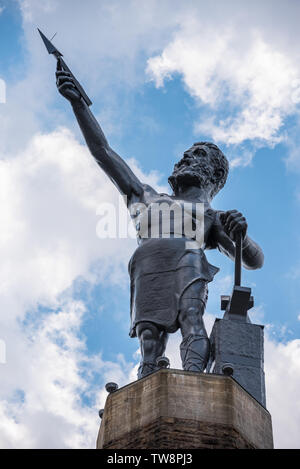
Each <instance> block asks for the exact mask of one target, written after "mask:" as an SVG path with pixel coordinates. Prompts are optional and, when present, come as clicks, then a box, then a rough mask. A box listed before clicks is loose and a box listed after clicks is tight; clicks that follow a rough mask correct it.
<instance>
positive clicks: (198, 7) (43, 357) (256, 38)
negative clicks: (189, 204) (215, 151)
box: [0, 0, 300, 448]
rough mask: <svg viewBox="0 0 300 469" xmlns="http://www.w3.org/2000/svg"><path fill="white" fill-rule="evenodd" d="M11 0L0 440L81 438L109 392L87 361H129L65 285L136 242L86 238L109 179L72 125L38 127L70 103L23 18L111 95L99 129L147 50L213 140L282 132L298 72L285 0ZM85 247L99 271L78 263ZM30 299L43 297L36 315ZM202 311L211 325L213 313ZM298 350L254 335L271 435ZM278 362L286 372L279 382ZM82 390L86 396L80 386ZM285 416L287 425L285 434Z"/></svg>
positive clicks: (286, 412) (287, 409) (89, 433)
mask: <svg viewBox="0 0 300 469" xmlns="http://www.w3.org/2000/svg"><path fill="white" fill-rule="evenodd" d="M287 3H288V5H289V7H292V6H293V9H290V10H289V9H288V8H287ZM20 5H21V6H22V12H23V27H24V41H23V44H24V47H26V46H27V52H28V56H27V70H25V71H24V78H23V79H22V81H19V82H15V83H8V84H7V85H8V86H7V88H8V90H7V102H6V104H5V105H4V106H3V107H2V108H1V115H0V146H1V148H0V150H2V155H3V160H2V161H1V163H0V187H1V191H0V198H1V213H0V223H1V231H0V257H1V265H0V298H1V316H0V331H1V337H0V339H3V340H5V343H6V346H7V364H6V365H3V364H0V366H1V373H2V376H3V379H2V381H1V383H2V384H1V389H0V415H1V418H0V425H1V429H0V445H1V446H2V447H17V448H18V447H20V448H21V447H28V448H35V447H36V448H37V447H49V448H50V447H74V448H76V447H94V444H95V438H96V434H97V429H98V424H99V420H98V417H97V410H98V408H99V407H103V405H104V400H105V395H106V393H105V391H103V389H102V390H101V391H100V390H99V388H95V385H94V381H93V376H94V375H95V373H97V370H98V372H99V373H100V374H101V379H100V380H99V381H98V385H99V382H101V383H104V382H105V381H108V380H115V381H117V382H118V383H119V385H123V384H126V382H128V380H132V379H134V378H135V373H136V367H135V368H134V369H133V367H132V364H128V363H126V362H125V360H124V358H123V357H122V356H121V355H120V356H119V357H118V360H117V362H115V363H113V362H104V361H103V360H102V358H101V356H98V355H96V356H91V355H90V353H88V351H87V350H86V348H85V343H84V339H83V338H82V336H81V335H80V330H81V327H82V321H83V319H84V315H85V308H84V305H83V304H82V303H81V302H75V301H74V300H73V299H72V298H68V297H66V296H65V295H64V292H65V290H66V289H67V288H68V287H69V286H71V285H72V283H73V282H74V280H75V279H76V278H78V277H79V276H82V277H83V278H85V279H87V280H88V281H89V282H90V283H95V282H102V283H104V282H110V283H114V284H118V285H122V284H125V276H126V281H127V272H126V264H127V261H128V259H129V256H130V253H131V252H132V250H133V249H134V247H135V242H134V241H132V240H128V241H126V242H125V241H124V240H122V246H121V248H120V246H119V244H118V242H117V241H115V240H105V241H104V240H99V239H98V238H97V237H96V223H97V216H96V208H97V206H98V203H99V202H101V201H103V200H104V201H111V202H115V203H116V202H117V198H118V194H117V191H116V190H115V189H114V188H113V187H112V185H111V183H110V181H108V179H107V178H106V177H105V176H104V175H103V174H102V172H101V171H97V167H96V163H94V162H93V160H92V158H91V157H90V155H89V154H88V151H87V149H86V148H85V147H84V146H82V145H80V144H79V143H78V141H77V140H76V139H75V138H74V135H73V134H72V133H70V131H68V130H65V129H60V130H56V131H55V132H49V133H47V134H46V133H45V132H43V129H44V128H45V127H47V128H48V127H49V126H52V128H56V127H58V126H59V125H60V124H65V123H66V121H67V117H64V116H65V114H63V115H62V113H60V112H58V110H55V109H53V107H52V106H53V102H54V99H55V100H57V99H61V98H60V97H57V94H56V93H57V92H56V89H55V83H54V66H55V65H54V61H53V60H51V58H49V56H48V55H47V53H46V51H45V50H44V46H43V44H42V43H41V41H40V38H39V36H38V34H37V31H36V29H35V28H36V26H38V27H40V28H41V29H42V30H43V31H44V32H45V34H46V35H49V37H51V35H52V34H54V33H55V32H56V31H58V36H57V37H56V38H55V44H56V45H57V46H58V48H61V45H62V44H63V53H64V54H65V57H66V60H67V61H68V62H69V64H70V66H72V69H73V71H74V73H75V74H76V75H78V78H80V81H82V83H83V84H84V86H85V87H86V89H87V91H88V94H90V95H91V97H93V99H94V97H95V98H96V101H97V100H99V101H100V102H101V103H102V102H104V103H105V105H106V106H107V108H110V113H107V112H105V107H104V111H101V117H102V118H103V117H105V115H106V116H107V118H108V122H113V123H114V125H115V130H114V129H113V130H112V132H113V131H116V129H117V131H119V129H120V128H121V127H122V126H123V122H122V119H124V120H126V119H125V118H124V115H126V109H122V117H120V105H119V102H118V91H119V90H120V86H122V90H123V93H124V94H126V89H130V87H131V86H139V85H141V84H143V83H144V79H145V65H146V60H147V58H149V57H152V59H151V60H152V61H150V62H149V64H152V65H151V66H150V65H149V67H150V68H149V70H150V69H151V71H152V73H153V76H155V78H156V79H157V80H158V83H159V78H160V80H161V83H162V80H165V79H166V78H167V76H168V74H169V75H170V77H171V76H173V74H174V73H175V72H176V73H178V72H179V73H181V74H182V76H183V79H184V82H185V85H186V87H187V90H188V91H189V93H191V94H192V96H194V97H195V99H197V100H201V101H202V102H203V103H205V105H206V109H208V107H210V108H211V110H212V112H211V114H210V115H209V116H208V120H206V122H207V128H205V127H203V126H204V123H203V121H202V122H201V125H202V128H201V132H204V131H205V132H211V135H212V136H214V137H215V138H216V139H223V140H224V141H225V142H231V143H238V142H239V141H241V140H243V139H245V138H252V139H254V140H257V139H258V140H262V141H264V142H265V143H268V144H271V143H276V142H277V141H278V139H279V138H282V134H281V133H280V128H281V125H282V123H283V122H284V119H285V117H286V116H287V115H288V114H289V112H290V110H292V111H293V110H294V109H295V107H296V105H297V103H296V102H294V101H295V99H294V98H291V94H292V96H293V97H294V96H295V93H297V86H298V85H297V83H298V82H297V79H298V70H299V62H298V61H297V54H298V46H297V43H298V42H297V40H296V35H297V34H298V15H297V9H298V7H296V6H295V2H284V3H283V2H281V1H279V2H272V3H270V2H268V1H265V2H264V4H263V5H261V4H259V2H252V3H251V5H250V4H249V5H247V9H244V7H243V6H241V2H240V1H238V2H236V1H233V0H232V1H228V2H226V4H225V2H223V1H221V2H199V1H191V2H190V3H189V8H187V6H186V2H181V1H179V0H178V1H176V0H170V1H168V0H166V1H164V2H160V1H156V0H147V2H144V3H143V4H142V5H141V2H139V1H137V0H130V1H127V2H124V1H123V0H122V1H120V0H118V1H117V0H110V1H107V2H106V1H104V2H98V1H96V0H91V1H90V2H89V6H88V7H86V6H85V5H83V3H82V2H81V1H79V0H65V1H64V2H60V1H58V0H51V1H47V2H40V1H39V0H26V1H25V0H24V1H23V0H20ZM271 5H272V15H269V12H270V6H271ZM274 5H275V6H274ZM275 7H276V8H275ZM294 8H295V10H294ZM70 11H72V15H71V17H70ZM199 13H201V15H200V16H201V17H200V16H199ZM192 17H193V18H192ZM235 18H237V19H235ZM237 25H238V26H237ZM82 31H84V33H83V32H82ZM199 31H200V33H199ZM274 31H275V33H274ZM290 31H292V32H293V34H290ZM170 37H172V39H171V40H170ZM195 40H197V41H199V42H198V45H199V46H200V47H201V49H199V47H198V46H196V45H195V42H194V41H195ZM187 47H188V48H187ZM230 48H231V50H230ZM199 50H200V52H199ZM155 57H156V59H154V58H155ZM250 59H251V60H250ZM172 60H173V62H172ZM199 63H201V66H199V65H198V64H199ZM154 65H155V67H156V68H155V67H154ZM151 67H152V68H151ZM196 72H197V73H196ZM224 84H225V85H226V86H225V88H224ZM224 90H225V93H224ZM271 91H272V92H271ZM224 99H225V101H224ZM291 99H294V101H291ZM221 102H226V105H227V104H229V105H230V107H229V108H228V110H229V112H230V116H231V118H230V120H226V119H225V120H224V122H223V123H222V122H218V125H217V126H216V120H215V119H214V118H213V117H211V116H213V113H218V112H219V111H222V109H220V103H221ZM112 103H113V105H112ZM241 105H242V109H240V106H241ZM289 105H290V106H291V108H289ZM111 108H113V111H111ZM66 115H67V114H66ZM209 118H210V120H209ZM198 126H199V123H198ZM16 129H17V131H16ZM199 129H200V127H198V131H200V130H199ZM32 136H34V137H32ZM246 157H247V158H248V161H250V160H251V155H250V156H249V154H248V155H246V156H245V154H244V155H242V157H241V158H240V160H239V161H238V160H237V159H236V161H235V162H234V160H233V163H232V164H235V165H238V164H242V163H244V162H245V158H246ZM237 158H238V157H237ZM131 164H132V165H133V167H134V168H135V170H136V171H137V172H138V174H141V172H140V171H141V170H140V169H139V168H138V167H137V165H136V163H135V162H134V161H131ZM148 176H149V179H147V177H146V176H145V175H144V177H145V181H147V180H148V181H149V182H150V183H152V184H154V185H157V184H158V182H159V178H158V175H156V174H155V173H152V174H150V175H148ZM163 191H164V190H163ZM124 210H125V207H124ZM116 252H117V253H118V254H117V255H116ZM95 259H96V260H98V261H99V262H101V269H94V270H92V269H91V265H92V264H93V262H94V260H95ZM40 305H44V306H47V307H48V308H50V309H51V308H53V309H54V310H55V311H54V312H53V311H51V312H50V313H46V312H45V311H44V312H43V314H42V316H41V317H39V314H41V313H40V312H39V310H38V306H40ZM24 320H25V322H24ZM206 320H207V322H208V323H210V326H211V324H212V321H213V319H212V317H211V316H209V315H206ZM176 337H177V338H176ZM176 341H177V342H176ZM178 341H179V338H178V335H177V336H174V337H172V339H171V341H170V346H169V349H168V354H169V355H170V358H171V359H172V356H173V355H174V354H175V349H176V354H177V355H176V357H175V355H174V357H175V358H174V360H172V362H173V366H174V365H175V366H178V367H180V360H179V352H178V345H179V344H178ZM172 348H173V349H174V351H172ZM298 352H299V344H298V342H297V341H292V342H288V343H287V344H286V345H284V344H277V343H275V342H272V341H270V340H267V343H266V370H267V379H268V380H269V383H270V384H268V402H269V408H270V410H271V412H272V415H273V421H274V432H275V434H276V440H277V446H281V447H283V446H288V445H291V446H293V445H296V444H297V441H296V439H297V435H299V414H300V412H299V409H298V404H297V403H296V404H295V405H294V406H293V402H296V401H297V395H296V390H297V389H298V388H299V366H298V363H299V360H298ZM83 374H84V376H83ZM269 374H270V379H269V378H268V376H269ZM282 376H288V379H289V383H288V385H287V386H284V391H283V390H282V388H283V384H282ZM82 392H83V393H86V394H87V395H88V396H89V398H90V399H91V402H92V404H89V405H87V404H84V403H83V402H81V401H80V400H79V399H78V395H79V394H80V393H82ZM289 422H291V427H289ZM289 428H292V429H293V435H290V438H289V439H288V438H287V436H286V435H288V434H289V433H288V432H289Z"/></svg>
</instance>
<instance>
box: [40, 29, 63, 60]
mask: <svg viewBox="0 0 300 469" xmlns="http://www.w3.org/2000/svg"><path fill="white" fill-rule="evenodd" d="M37 30H38V32H39V33H40V36H41V38H42V40H43V43H44V44H45V47H46V49H47V51H48V53H49V54H54V55H55V56H56V57H62V56H63V55H62V53H61V52H59V50H58V49H56V47H55V46H54V45H53V44H52V42H50V41H49V39H48V38H47V37H46V36H45V34H43V33H42V31H41V30H40V29H39V28H37Z"/></svg>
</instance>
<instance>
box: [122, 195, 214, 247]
mask: <svg viewBox="0 0 300 469" xmlns="http://www.w3.org/2000/svg"><path fill="white" fill-rule="evenodd" d="M135 204H137V205H131V207H130V209H131V214H132V219H133V223H134V225H135V228H136V230H137V238H138V243H139V244H141V243H143V242H145V241H147V242H150V240H151V239H157V238H174V237H175V238H179V237H181V238H185V239H186V241H190V240H195V239H196V240H197V241H198V248H201V249H206V248H207V247H209V245H210V234H211V228H212V226H213V223H214V221H215V216H216V211H215V210H213V209H212V208H211V207H210V205H209V203H207V202H199V201H192V200H189V199H186V200H185V199H182V198H178V197H175V196H172V195H168V194H159V193H157V192H155V191H154V190H153V189H152V188H149V189H146V190H145V191H144V192H143V195H142V197H140V198H139V200H138V201H135Z"/></svg>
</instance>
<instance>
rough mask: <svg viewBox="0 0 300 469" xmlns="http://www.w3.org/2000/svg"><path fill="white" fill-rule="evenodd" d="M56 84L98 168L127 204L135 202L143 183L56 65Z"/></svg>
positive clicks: (65, 74)
mask: <svg viewBox="0 0 300 469" xmlns="http://www.w3.org/2000/svg"><path fill="white" fill-rule="evenodd" d="M56 84H57V87H58V90H59V92H60V93H61V94H62V95H63V96H64V97H65V98H66V99H67V100H68V101H70V103H71V105H72V108H73V111H74V114H75V116H76V119H77V121H78V124H79V126H80V129H81V131H82V133H83V136H84V138H85V141H86V143H87V145H88V147H89V150H90V152H91V154H92V155H93V157H94V158H95V160H96V161H97V163H98V164H99V166H100V167H101V168H102V169H103V171H105V173H106V174H107V175H108V176H109V178H110V179H111V180H112V182H113V183H114V184H115V186H116V187H117V188H118V190H119V191H120V192H121V194H124V195H126V196H127V197H128V198H129V200H132V199H134V198H135V197H134V195H135V196H137V197H139V196H140V195H141V193H142V191H143V185H142V183H141V182H140V181H139V179H138V178H137V177H136V175H135V174H134V173H133V172H132V171H131V169H130V168H129V166H128V165H127V164H126V163H125V161H124V160H123V159H122V158H121V157H120V156H119V155H118V154H117V153H116V152H115V151H114V150H112V149H111V148H110V146H109V144H108V142H107V140H106V138H105V135H104V133H103V132H102V129H101V127H100V125H99V124H98V122H97V120H96V119H95V117H94V115H93V113H92V112H91V110H90V108H89V107H88V106H87V104H86V103H85V102H84V100H83V99H81V96H80V94H79V92H78V91H77V89H76V88H75V85H74V83H73V80H72V77H71V76H70V74H69V73H68V72H65V71H63V70H60V69H59V61H58V69H57V71H56Z"/></svg>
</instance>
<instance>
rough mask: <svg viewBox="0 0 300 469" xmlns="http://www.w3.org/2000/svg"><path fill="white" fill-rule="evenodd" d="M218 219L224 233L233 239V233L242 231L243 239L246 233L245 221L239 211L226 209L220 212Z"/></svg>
mask: <svg viewBox="0 0 300 469" xmlns="http://www.w3.org/2000/svg"><path fill="white" fill-rule="evenodd" d="M220 220H221V223H222V225H223V228H224V231H225V233H226V234H227V235H228V236H229V237H230V239H232V241H234V240H235V235H236V233H238V232H242V235H243V239H245V236H246V234H247V229H248V225H247V221H246V218H245V217H244V216H243V215H242V213H241V212H238V211H237V210H228V211H227V212H222V213H221V214H220Z"/></svg>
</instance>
